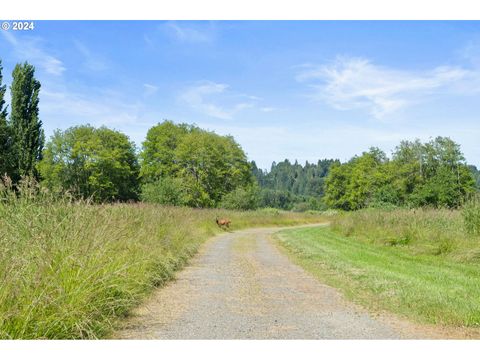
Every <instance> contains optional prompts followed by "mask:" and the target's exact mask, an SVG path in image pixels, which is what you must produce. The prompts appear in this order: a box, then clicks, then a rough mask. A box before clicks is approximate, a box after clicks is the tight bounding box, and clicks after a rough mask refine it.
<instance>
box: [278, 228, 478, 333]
mask: <svg viewBox="0 0 480 360" xmlns="http://www.w3.org/2000/svg"><path fill="white" fill-rule="evenodd" d="M277 237H278V239H279V242H280V244H281V245H282V246H283V247H285V248H286V249H287V250H288V253H289V254H290V255H291V256H292V258H293V259H294V261H295V262H297V263H298V264H299V265H300V266H302V267H304V268H305V269H306V270H307V271H309V272H311V273H312V274H314V275H315V276H317V277H318V278H320V279H321V280H322V281H323V282H325V283H327V284H328V285H331V286H334V287H337V288H339V289H341V290H342V291H343V292H344V293H345V295H346V296H347V297H348V298H350V299H352V300H356V301H357V302H359V303H361V304H363V305H365V306H367V307H369V308H370V309H374V310H381V309H385V310H388V311H391V312H394V313H397V314H401V315H404V316H406V317H408V318H410V319H412V320H417V321H419V322H426V323H433V324H442V325H454V326H474V327H478V326H479V325H480V266H479V265H478V264H466V263H460V262H455V261H453V260H451V259H448V258H445V257H438V256H434V255H426V254H423V255H412V254H410V253H408V252H407V251H406V250H405V249H403V248H402V247H393V246H385V245H383V246H381V245H378V244H372V243H365V242H362V241H357V240H356V239H355V237H345V236H342V235H340V234H338V233H335V232H333V231H332V230H331V229H330V228H329V227H314V228H302V229H291V230H285V231H282V232H280V233H278V235H277Z"/></svg>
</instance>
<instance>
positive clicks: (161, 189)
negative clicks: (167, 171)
mask: <svg viewBox="0 0 480 360" xmlns="http://www.w3.org/2000/svg"><path fill="white" fill-rule="evenodd" d="M140 197H141V199H142V201H145V202H149V203H155V204H163V205H177V206H181V205H185V204H186V201H187V200H186V192H185V189H184V187H183V185H182V181H181V180H180V179H175V178H168V177H167V178H162V179H160V180H157V181H156V182H153V183H148V184H144V185H143V186H142V193H141V196H140Z"/></svg>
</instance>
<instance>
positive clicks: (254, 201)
mask: <svg viewBox="0 0 480 360" xmlns="http://www.w3.org/2000/svg"><path fill="white" fill-rule="evenodd" d="M258 205H259V192H258V188H257V187H254V186H251V187H248V188H237V189H235V190H234V191H232V192H230V193H228V194H226V195H225V196H224V197H223V198H222V201H221V203H220V207H222V208H224V209H231V210H255V209H257V208H258Z"/></svg>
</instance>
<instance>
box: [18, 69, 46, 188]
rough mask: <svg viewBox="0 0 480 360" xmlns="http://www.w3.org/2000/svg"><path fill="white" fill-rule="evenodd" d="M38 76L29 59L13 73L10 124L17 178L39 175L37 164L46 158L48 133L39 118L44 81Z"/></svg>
mask: <svg viewBox="0 0 480 360" xmlns="http://www.w3.org/2000/svg"><path fill="white" fill-rule="evenodd" d="M34 75H35V68H34V67H33V66H32V65H30V64H28V63H26V62H25V63H24V64H23V65H22V64H17V65H16V66H15V69H14V70H13V74H12V77H13V81H12V85H11V87H10V89H11V94H12V108H11V114H10V127H11V131H12V133H11V135H12V143H13V162H14V167H15V174H14V176H13V177H14V180H18V179H19V178H20V177H21V176H35V177H37V175H38V174H37V171H36V167H35V165H36V163H37V162H38V161H40V160H41V158H42V149H43V145H44V142H45V136H44V133H43V129H42V122H41V121H40V119H39V118H38V102H39V92H40V82H39V81H38V80H36V79H35V76H34Z"/></svg>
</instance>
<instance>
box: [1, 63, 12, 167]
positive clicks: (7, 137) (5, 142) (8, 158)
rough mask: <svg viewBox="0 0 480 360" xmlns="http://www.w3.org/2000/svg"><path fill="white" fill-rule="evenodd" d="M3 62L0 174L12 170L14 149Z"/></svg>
mask: <svg viewBox="0 0 480 360" xmlns="http://www.w3.org/2000/svg"><path fill="white" fill-rule="evenodd" d="M2 70H3V67H2V62H1V60H0V176H4V175H5V174H7V175H10V174H11V172H12V149H11V147H12V146H11V134H10V127H9V126H8V123H7V115H8V114H7V106H5V92H6V90H7V86H6V85H2V80H3V75H2Z"/></svg>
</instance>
